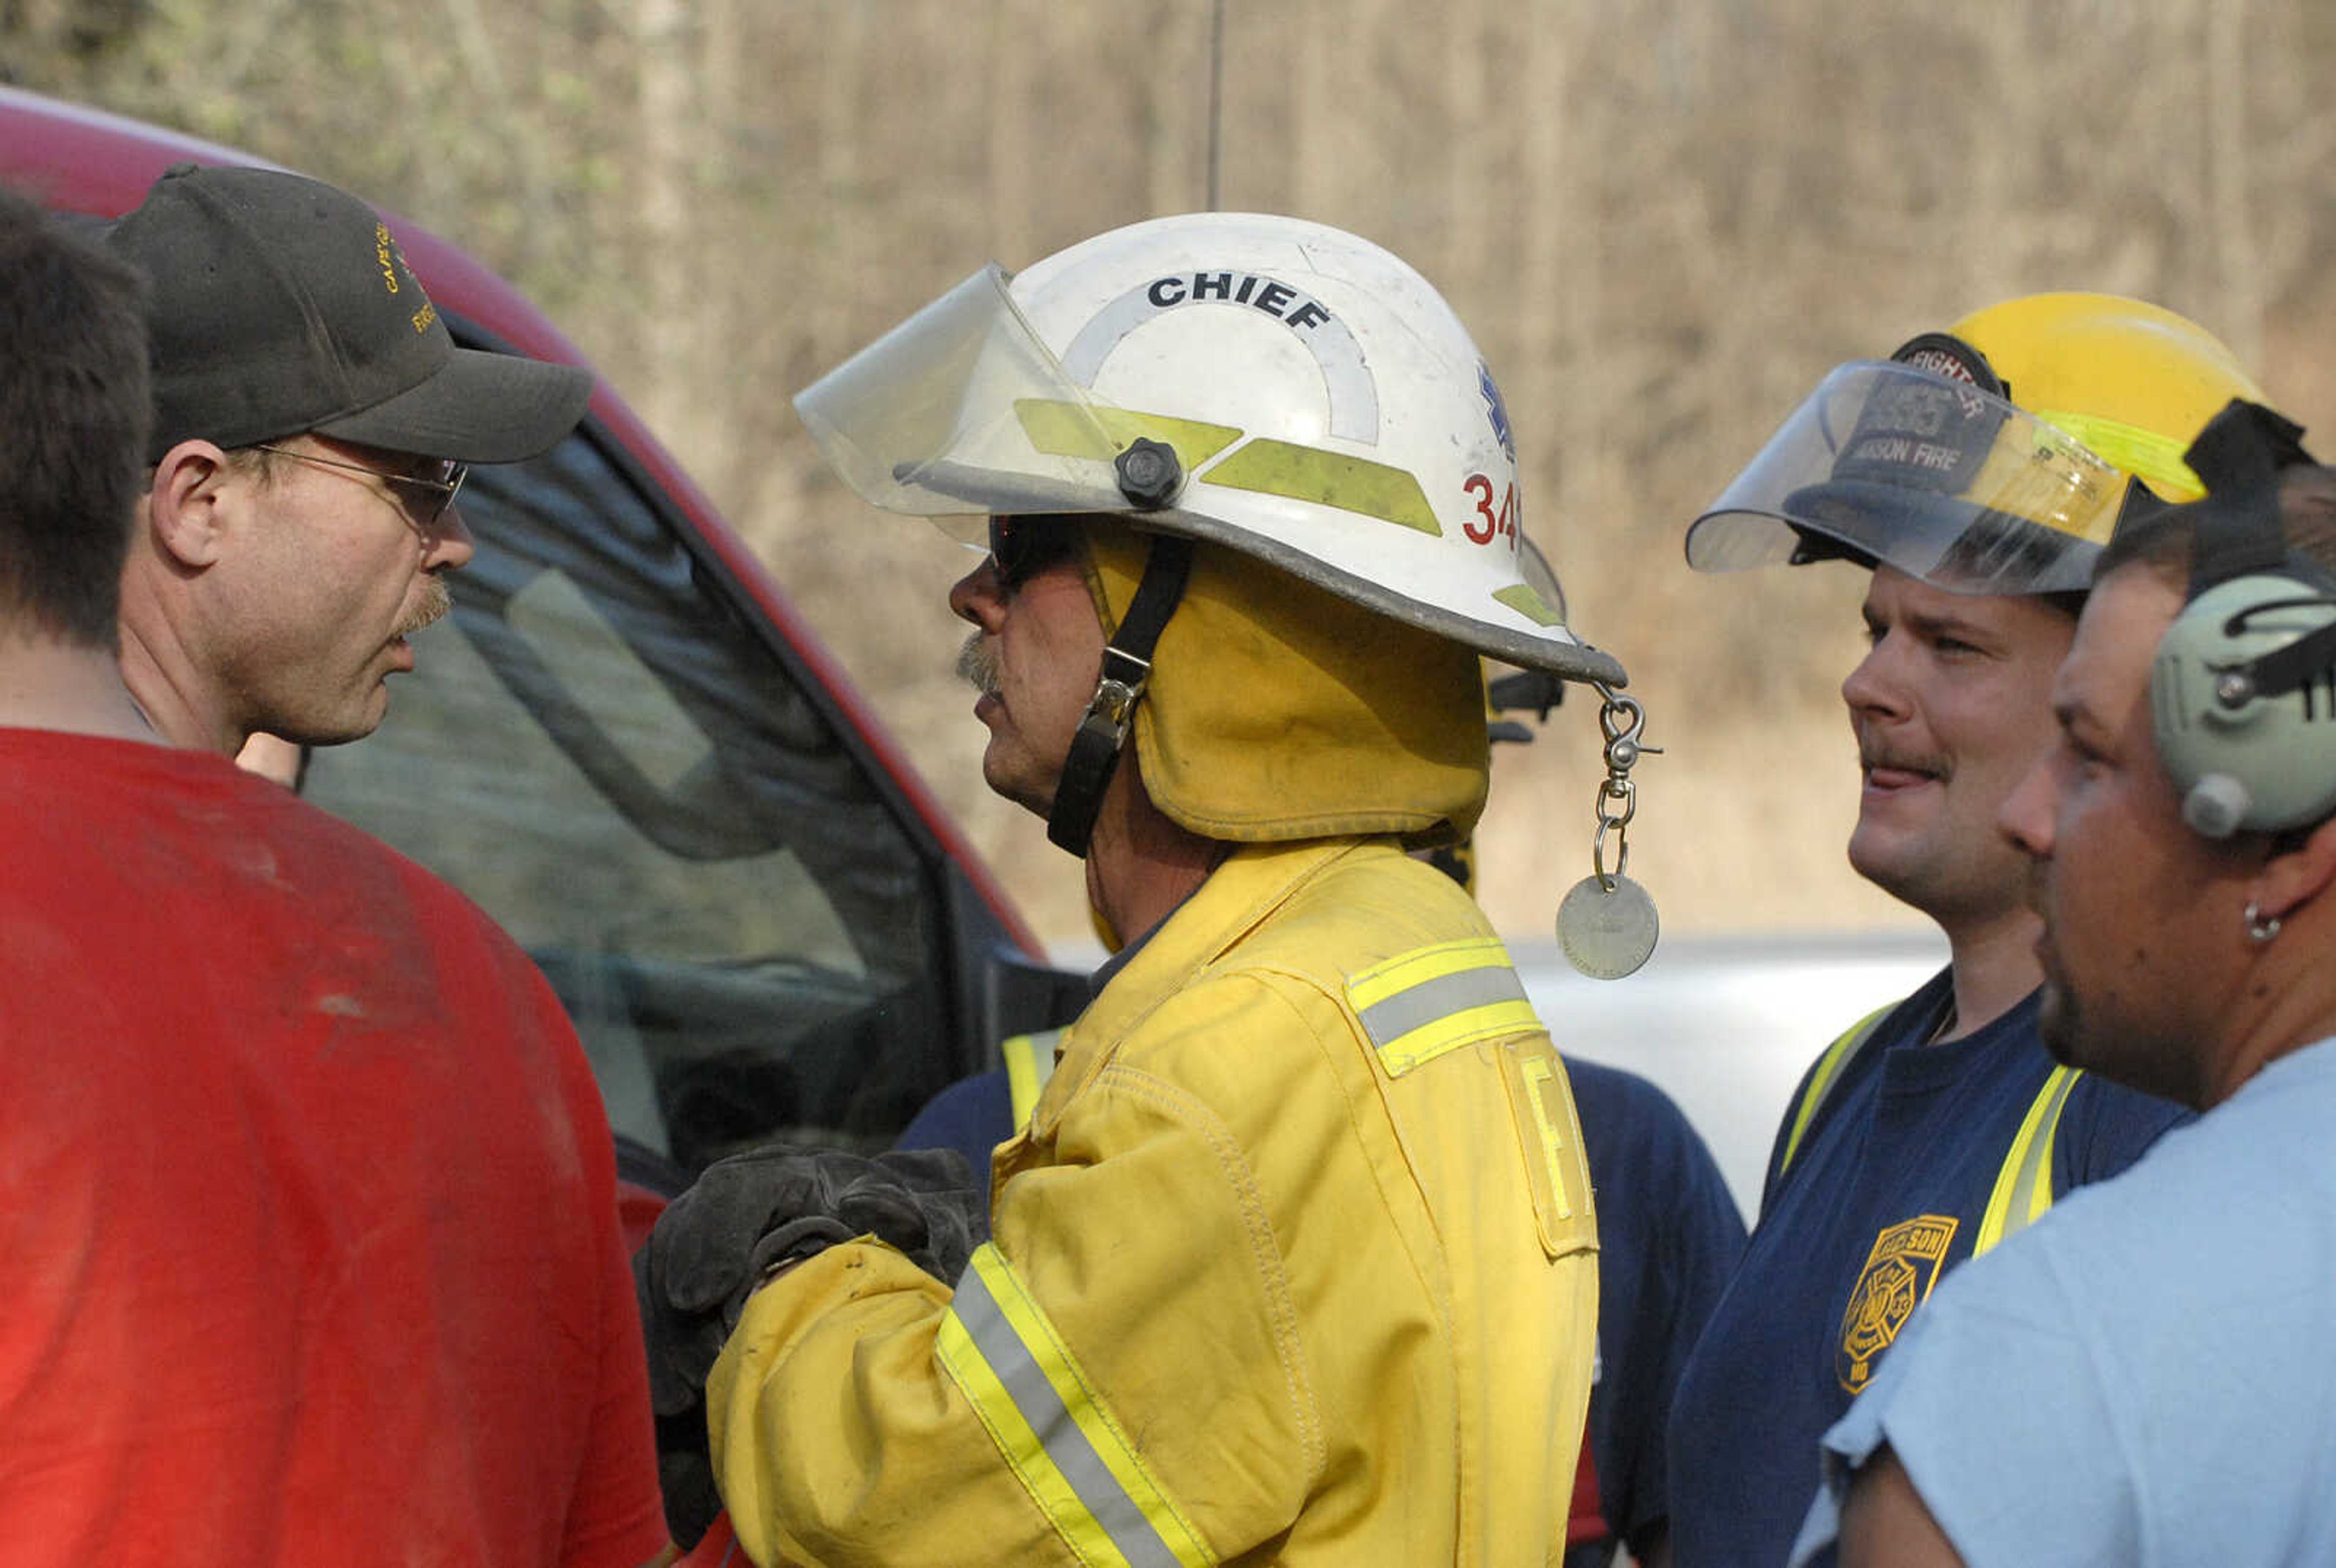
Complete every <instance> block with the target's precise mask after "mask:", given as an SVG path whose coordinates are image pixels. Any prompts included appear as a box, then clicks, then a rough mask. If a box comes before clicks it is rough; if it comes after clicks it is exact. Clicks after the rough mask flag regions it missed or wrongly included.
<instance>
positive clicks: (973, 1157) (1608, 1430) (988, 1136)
mask: <svg viewBox="0 0 2336 1568" xmlns="http://www.w3.org/2000/svg"><path fill="white" fill-rule="evenodd" d="M1566 1071H1567V1074H1568V1076H1571V1077H1572V1080H1573V1099H1574V1105H1575V1106H1576V1108H1577V1109H1578V1110H1579V1111H1580V1113H1581V1115H1582V1154H1583V1156H1584V1158H1585V1159H1586V1160H1587V1162H1588V1164H1589V1166H1590V1183H1591V1191H1592V1193H1594V1195H1595V1198H1596V1202H1597V1205H1598V1244H1599V1252H1598V1359H1599V1375H1598V1381H1597V1383H1596V1385H1595V1386H1594V1387H1593V1388H1591V1394H1590V1442H1589V1447H1590V1453H1591V1459H1592V1462H1593V1463H1594V1464H1595V1466H1596V1467H1597V1472H1598V1511H1599V1514H1600V1515H1601V1517H1602V1518H1603V1519H1604V1521H1605V1523H1606V1526H1607V1530H1608V1532H1609V1534H1607V1535H1606V1536H1605V1537H1604V1538H1603V1540H1602V1542H1589V1541H1585V1542H1583V1543H1582V1544H1580V1545H1577V1546H1575V1547H1573V1548H1572V1549H1570V1550H1569V1551H1568V1552H1567V1553H1566V1562H1567V1564H1568V1568H1583V1565H1584V1564H1586V1563H1604V1562H1606V1561H1607V1560H1608V1559H1609V1558H1610V1557H1611V1555H1612V1553H1613V1546H1612V1541H1613V1539H1614V1537H1615V1536H1618V1535H1619V1536H1620V1537H1621V1539H1622V1540H1623V1541H1625V1542H1627V1543H1628V1544H1630V1550H1631V1553H1632V1554H1633V1555H1635V1556H1638V1557H1641V1558H1643V1557H1644V1556H1645V1555H1646V1553H1647V1552H1648V1551H1649V1550H1650V1547H1651V1546H1652V1544H1653V1542H1654V1540H1655V1538H1656V1532H1657V1531H1659V1530H1660V1527H1661V1525H1662V1524H1663V1521H1664V1518H1665V1515H1666V1513H1667V1508H1666V1504H1665V1488H1664V1468H1663V1466H1664V1449H1665V1444H1664V1437H1663V1415H1664V1412H1665V1411H1667V1410H1669V1408H1670V1405H1671V1398H1672V1394H1673V1391H1674V1390H1675V1389H1676V1388H1677V1387H1678V1383H1679V1369H1680V1368H1681V1366H1682V1365H1683V1364H1684V1363H1685V1361H1686V1359H1687V1353H1688V1350H1689V1347H1690V1346H1692V1345H1693V1344H1694V1343H1695V1340H1696V1336H1697V1334H1698V1331H1699V1330H1700V1329H1701V1328H1702V1326H1703V1322H1704V1320H1705V1319H1706V1318H1707V1317H1708V1316H1709V1315H1710V1312H1711V1310H1712V1307H1713V1305H1714V1303H1716V1302H1717V1301H1718V1300H1719V1296H1720V1292H1721V1291H1722V1290H1724V1289H1725V1288H1726V1287H1727V1283H1728V1274H1729V1272H1730V1271H1732V1270H1733V1269H1734V1267H1735V1265H1736V1260H1737V1254H1738V1253H1739V1252H1741V1251H1742V1250H1743V1247H1744V1220H1743V1217H1742V1215H1741V1214H1739V1213H1737V1208H1736V1201H1735V1199H1734V1198H1732V1197H1730V1196H1729V1195H1728V1183H1727V1182H1726V1181H1725V1180H1724V1179H1723V1178H1722V1177H1721V1175H1720V1174H1719V1166H1718V1164H1717V1162H1715V1161H1714V1160H1713V1159H1712V1157H1711V1151H1710V1150H1709V1149H1708V1148H1707V1147H1705V1145H1704V1142H1703V1140H1702V1139H1701V1138H1700V1137H1698V1135H1696V1131H1695V1129H1694V1128H1693V1127H1692V1126H1690V1125H1689V1123H1688V1119H1687V1117H1686V1115H1684V1114H1682V1113H1681V1112H1680V1110H1679V1107H1678V1106H1677V1105H1673V1104H1672V1103H1671V1101H1670V1099H1669V1096H1666V1095H1665V1094H1664V1093H1663V1092H1662V1091H1661V1090H1660V1089H1659V1088H1657V1087H1656V1086H1654V1085H1652V1084H1650V1083H1649V1082H1648V1081H1647V1080H1646V1079H1644V1078H1642V1077H1640V1076H1637V1075H1636V1074H1634V1073H1626V1072H1622V1071H1621V1070H1620V1069H1618V1068H1614V1067H1606V1066H1598V1065H1597V1064H1595V1063H1591V1062H1583V1061H1580V1060H1574V1059H1569V1060H1568V1061H1567V1062H1566ZM1013 1131H1014V1110H1013V1096H1012V1094H1011V1092H1010V1091H1009V1090H1008V1088H1007V1079H1006V1074H1005V1073H1004V1072H1003V1071H1002V1070H1001V1071H998V1072H990V1073H984V1074H981V1075H980V1076H977V1077H971V1078H965V1079H961V1080H959V1082H957V1083H955V1084H952V1085H950V1086H949V1087H948V1088H946V1089H943V1090H942V1091H941V1092H940V1093H939V1094H938V1095H936V1096H933V1098H932V1100H931V1101H930V1102H929V1103H928V1104H927V1105H926V1106H925V1108H924V1109H923V1110H921V1111H920V1112H918V1113H917V1116H916V1119H915V1120H914V1121H912V1122H910V1124H909V1125H908V1128H907V1130H906V1131H904V1132H903V1133H901V1135H900V1141H899V1144H898V1145H897V1146H898V1147H900V1148H903V1149H930V1148H952V1149H955V1150H957V1151H958V1152H959V1153H960V1154H964V1155H965V1157H966V1159H967V1161H968V1163H969V1164H972V1166H973V1168H974V1169H975V1170H976V1171H977V1172H978V1173H979V1174H980V1175H981V1178H982V1180H983V1182H984V1183H988V1179H989V1154H990V1151H991V1150H992V1149H993V1148H995V1147H996V1146H997V1145H998V1144H1000V1143H1003V1142H1004V1141H1005V1140H1006V1139H1007V1138H1008V1137H1010V1136H1011V1135H1013Z"/></svg>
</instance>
